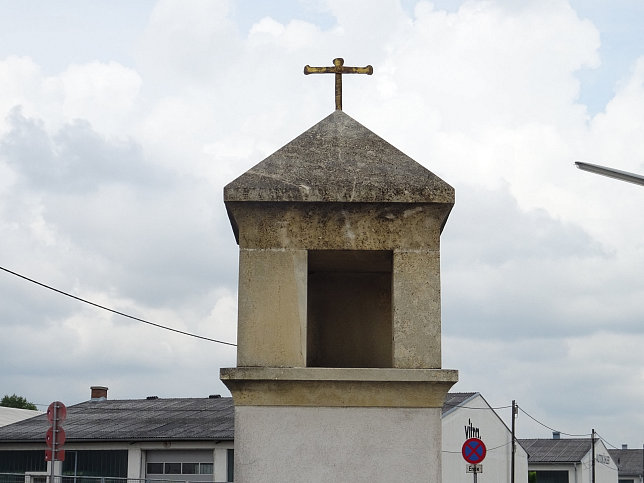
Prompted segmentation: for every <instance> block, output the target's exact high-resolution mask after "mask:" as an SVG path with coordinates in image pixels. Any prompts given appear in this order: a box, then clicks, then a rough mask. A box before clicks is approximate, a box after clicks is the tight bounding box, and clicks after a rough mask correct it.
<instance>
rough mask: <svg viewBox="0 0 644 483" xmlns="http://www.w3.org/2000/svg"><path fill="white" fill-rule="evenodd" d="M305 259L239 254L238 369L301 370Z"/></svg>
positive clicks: (275, 253)
mask: <svg viewBox="0 0 644 483" xmlns="http://www.w3.org/2000/svg"><path fill="white" fill-rule="evenodd" d="M306 258H307V254H306V250H263V249H242V250H240V253H239V308H238V325H237V365H238V366H276V367H281V366H286V367H291V366H293V367H303V366H305V365H306V291H307V288H306V287H307V284H306V270H307V269H306Z"/></svg>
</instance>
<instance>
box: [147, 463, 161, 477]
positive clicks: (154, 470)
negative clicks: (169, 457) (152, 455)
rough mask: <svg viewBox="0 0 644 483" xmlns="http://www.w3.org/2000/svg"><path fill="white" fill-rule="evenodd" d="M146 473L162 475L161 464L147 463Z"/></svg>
mask: <svg viewBox="0 0 644 483" xmlns="http://www.w3.org/2000/svg"><path fill="white" fill-rule="evenodd" d="M147 473H148V475H162V474H163V463H148V468H147Z"/></svg>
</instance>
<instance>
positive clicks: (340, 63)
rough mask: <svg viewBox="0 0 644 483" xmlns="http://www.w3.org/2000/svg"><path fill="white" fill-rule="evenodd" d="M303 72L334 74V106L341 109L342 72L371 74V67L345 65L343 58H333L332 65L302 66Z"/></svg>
mask: <svg viewBox="0 0 644 483" xmlns="http://www.w3.org/2000/svg"><path fill="white" fill-rule="evenodd" d="M304 74H306V75H308V74H335V108H336V110H339V111H341V110H342V74H367V75H371V74H373V67H371V66H370V65H368V66H366V67H345V66H344V59H340V58H337V59H333V67H311V66H310V65H305V66H304Z"/></svg>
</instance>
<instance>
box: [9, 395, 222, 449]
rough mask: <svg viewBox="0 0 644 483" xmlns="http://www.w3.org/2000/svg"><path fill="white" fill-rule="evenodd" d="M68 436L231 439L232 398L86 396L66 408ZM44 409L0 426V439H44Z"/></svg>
mask: <svg viewBox="0 0 644 483" xmlns="http://www.w3.org/2000/svg"><path fill="white" fill-rule="evenodd" d="M62 426H63V428H64V429H65V434H66V435H67V441H70V442H71V441H90V440H93V441H96V440H99V441H124V440H134V441H146V440H159V439H162V440H175V441H177V440H178V441H185V440H192V441H194V440H232V439H233V437H234V409H233V400H232V398H229V397H222V398H212V399H211V398H168V399H161V398H159V399H132V400H102V401H87V402H84V403H80V404H75V405H73V406H69V407H68V408H67V418H66V419H65V421H64V422H63V423H62ZM48 427H49V423H48V421H47V415H45V414H43V415H41V416H36V417H33V418H30V419H26V420H23V421H19V422H17V423H14V424H10V425H8V426H4V427H1V428H0V442H5V443H6V442H20V441H25V442H26V441H29V442H33V441H44V439H45V432H46V431H47V428H48Z"/></svg>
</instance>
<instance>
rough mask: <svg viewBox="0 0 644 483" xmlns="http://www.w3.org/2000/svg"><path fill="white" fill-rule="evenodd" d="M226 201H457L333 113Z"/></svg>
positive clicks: (244, 179) (227, 193)
mask: <svg viewBox="0 0 644 483" xmlns="http://www.w3.org/2000/svg"><path fill="white" fill-rule="evenodd" d="M224 201H226V202H228V201H305V202H320V201H322V202H352V203H359V202H363V203H364V202H372V203H387V202H389V203H427V202H431V203H452V204H453V203H454V188H452V187H451V186H450V185H448V184H447V183H445V182H444V181H443V180H441V179H440V178H439V177H438V176H436V175H435V174H433V173H432V172H431V171H429V170H428V169H426V168H424V167H423V166H422V165H420V164H419V163H417V162H416V161H414V160H413V159H411V158H410V157H409V156H407V155H406V154H404V153H403V152H401V151H400V150H398V149H397V148H395V147H394V146H392V145H391V144H389V143H388V142H387V141H385V140H384V139H382V138H381V137H379V136H377V135H376V134H374V133H373V132H371V131H370V130H369V129H367V128H366V127H364V126H363V125H362V124H360V123H359V122H357V121H356V120H354V119H352V118H351V117H350V116H348V115H347V114H345V113H344V112H343V111H334V112H333V113H332V114H330V115H329V116H328V117H326V118H325V119H323V120H322V121H320V122H319V123H318V124H316V125H315V126H313V127H312V128H310V129H309V130H308V131H306V132H304V133H303V134H301V135H300V136H298V137H297V138H295V139H294V140H293V141H291V142H290V143H288V144H287V145H286V146H284V147H282V148H280V149H279V150H277V151H276V152H275V153H273V154H272V155H270V156H269V157H268V158H266V159H265V160H263V161H262V162H260V163H259V164H257V165H256V166H254V167H253V168H251V169H250V170H248V171H247V172H246V173H244V174H242V175H241V176H240V177H238V178H237V179H235V180H234V181H232V182H231V183H229V184H228V185H227V186H226V187H225V188H224Z"/></svg>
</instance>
